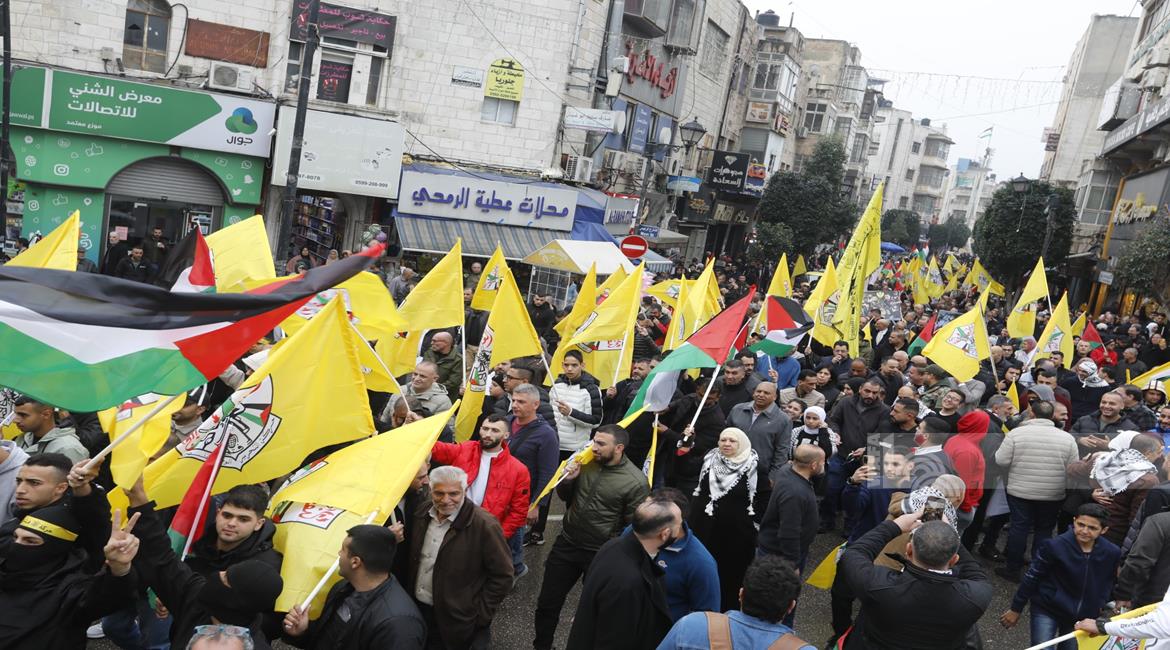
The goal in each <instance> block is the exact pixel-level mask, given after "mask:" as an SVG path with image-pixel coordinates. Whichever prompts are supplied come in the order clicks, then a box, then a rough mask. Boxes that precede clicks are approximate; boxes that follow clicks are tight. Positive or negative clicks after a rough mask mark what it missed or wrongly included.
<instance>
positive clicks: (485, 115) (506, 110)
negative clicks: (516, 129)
mask: <svg viewBox="0 0 1170 650" xmlns="http://www.w3.org/2000/svg"><path fill="white" fill-rule="evenodd" d="M519 108H520V102H514V101H512V100H510V99H496V98H495V97H484V98H483V107H482V108H481V109H480V111H479V118H480V119H481V120H483V121H484V122H495V123H497V124H507V125H508V126H511V125H513V124H515V123H516V111H517V109H519Z"/></svg>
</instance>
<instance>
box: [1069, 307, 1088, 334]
mask: <svg viewBox="0 0 1170 650" xmlns="http://www.w3.org/2000/svg"><path fill="white" fill-rule="evenodd" d="M1088 322H1089V317H1088V315H1087V314H1086V313H1085V312H1081V313H1080V314H1079V315H1078V316H1077V319H1076V320H1074V321H1073V324H1072V331H1073V335H1074V336H1084V334H1085V325H1086V324H1088Z"/></svg>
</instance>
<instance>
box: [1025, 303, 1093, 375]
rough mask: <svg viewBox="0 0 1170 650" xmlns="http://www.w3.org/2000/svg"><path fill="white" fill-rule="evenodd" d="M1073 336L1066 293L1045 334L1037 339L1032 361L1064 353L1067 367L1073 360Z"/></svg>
mask: <svg viewBox="0 0 1170 650" xmlns="http://www.w3.org/2000/svg"><path fill="white" fill-rule="evenodd" d="M1082 331H1084V330H1082ZM1073 334H1074V332H1073V328H1072V323H1070V322H1069V319H1068V293H1067V292H1065V294H1064V295H1063V296H1061V297H1060V302H1058V303H1056V307H1054V308H1053V310H1052V315H1051V316H1050V317H1049V318H1048V324H1047V325H1045V326H1044V332H1043V333H1041V334H1040V338H1038V339H1036V351H1035V352H1033V353H1032V360H1033V361H1034V360H1036V359H1045V358H1048V357H1050V356H1052V353H1053V352H1063V353H1064V365H1065V367H1067V366H1068V364H1070V363H1072V359H1073Z"/></svg>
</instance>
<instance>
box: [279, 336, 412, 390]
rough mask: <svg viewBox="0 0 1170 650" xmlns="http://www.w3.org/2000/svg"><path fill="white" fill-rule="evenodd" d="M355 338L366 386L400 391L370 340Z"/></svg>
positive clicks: (374, 388) (372, 388)
mask: <svg viewBox="0 0 1170 650" xmlns="http://www.w3.org/2000/svg"><path fill="white" fill-rule="evenodd" d="M354 339H355V340H354V347H356V348H357V354H358V363H360V364H361V368H362V375H363V377H364V378H365V381H366V388H368V389H370V390H373V391H377V392H379V393H398V392H399V390H398V388H399V386H398V381H397V380H396V379H395V378H394V376H393V375H391V374H390V369H389V368H387V367H386V364H385V363H384V362H383V361H382V358H381V357H379V356H378V353H377V352H376V351H375V350H374V348H373V347H372V346H371V345H370V343H369V341H366V340H365V339H363V338H361V337H360V336H356V337H354ZM285 340H286V341H287V340H288V339H285Z"/></svg>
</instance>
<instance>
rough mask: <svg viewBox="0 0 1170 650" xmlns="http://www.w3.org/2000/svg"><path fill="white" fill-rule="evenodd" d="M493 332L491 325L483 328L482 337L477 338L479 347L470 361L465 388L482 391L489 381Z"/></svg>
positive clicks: (484, 390) (493, 339)
mask: <svg viewBox="0 0 1170 650" xmlns="http://www.w3.org/2000/svg"><path fill="white" fill-rule="evenodd" d="M495 338H496V336H495V332H494V331H493V330H492V328H491V326H488V325H485V326H484V328H483V338H481V339H480V340H479V349H478V350H476V353H475V360H474V361H472V363H471V374H469V375H468V376H467V389H468V390H469V391H471V392H474V393H484V392H486V391H487V388H488V384H489V383H490V382H491V379H490V376H491V360H492V343H493V342H494V341H495Z"/></svg>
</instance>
